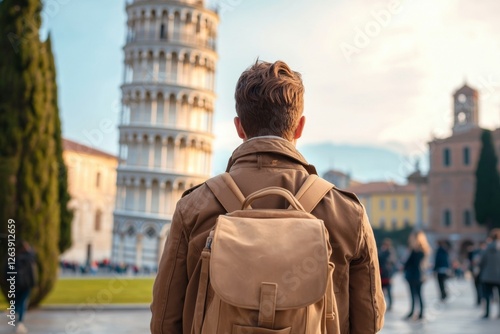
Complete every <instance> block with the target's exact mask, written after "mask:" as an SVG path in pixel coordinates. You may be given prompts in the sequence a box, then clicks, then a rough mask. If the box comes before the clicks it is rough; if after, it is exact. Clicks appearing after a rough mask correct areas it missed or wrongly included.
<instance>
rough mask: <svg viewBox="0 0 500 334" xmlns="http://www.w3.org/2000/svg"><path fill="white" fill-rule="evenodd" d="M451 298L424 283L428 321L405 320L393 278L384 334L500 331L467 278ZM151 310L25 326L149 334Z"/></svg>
mask: <svg viewBox="0 0 500 334" xmlns="http://www.w3.org/2000/svg"><path fill="white" fill-rule="evenodd" d="M448 287H449V295H450V297H449V299H448V301H446V302H445V303H442V302H440V301H439V298H438V297H437V286H436V282H435V281H434V280H433V279H431V280H429V281H428V282H426V283H425V284H424V294H425V302H426V314H425V316H426V319H425V320H424V321H408V320H403V317H404V315H405V314H407V313H408V310H409V301H408V293H407V290H406V285H405V282H404V280H403V279H402V277H401V276H397V277H396V278H395V280H394V304H393V310H392V311H390V312H388V313H387V314H386V323H385V326H384V329H383V330H382V331H381V332H380V333H382V334H396V333H397V334H405V333H454V334H470V333H480V334H489V333H491V334H493V333H500V319H498V318H497V315H498V303H495V305H494V306H493V311H492V314H491V319H489V320H483V319H481V315H482V310H481V309H480V308H478V307H476V306H475V305H474V296H473V290H472V284H471V282H470V281H468V280H455V279H453V280H450V281H449V282H448ZM2 317H3V319H2V323H1V324H0V334H6V333H12V332H13V331H12V328H10V326H8V325H7V317H5V315H3V316H2ZM149 319H150V312H149V309H148V307H147V306H146V305H128V306H120V307H118V306H111V307H107V306H96V307H95V308H94V309H91V310H79V309H78V308H77V307H69V308H67V307H52V308H42V309H39V310H34V311H30V312H29V313H28V315H27V318H26V326H27V327H28V329H29V330H30V331H29V332H30V333H34V334H35V333H37V334H38V333H40V334H85V333H89V334H109V333H124V334H126V333H134V334H137V333H149Z"/></svg>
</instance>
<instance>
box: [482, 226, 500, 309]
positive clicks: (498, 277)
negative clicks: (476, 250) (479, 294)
mask: <svg viewBox="0 0 500 334" xmlns="http://www.w3.org/2000/svg"><path fill="white" fill-rule="evenodd" d="M490 237H491V242H490V243H489V244H488V245H487V246H486V249H485V251H484V252H483V254H482V255H481V260H480V261H481V262H480V268H481V273H480V276H479V277H480V280H481V284H482V285H483V288H484V290H483V292H484V295H483V297H484V300H485V302H486V303H485V304H486V310H485V313H484V315H483V318H485V319H486V318H489V316H490V300H491V299H492V297H493V289H494V288H496V290H497V292H498V293H499V295H500V229H498V228H496V229H493V230H492V231H491V233H490ZM499 306H500V300H499ZM498 317H499V318H500V311H499V314H498Z"/></svg>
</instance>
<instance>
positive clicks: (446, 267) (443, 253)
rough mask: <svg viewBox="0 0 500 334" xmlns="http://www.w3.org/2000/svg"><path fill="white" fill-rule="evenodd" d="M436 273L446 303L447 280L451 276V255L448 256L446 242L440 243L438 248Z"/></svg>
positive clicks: (435, 263)
mask: <svg viewBox="0 0 500 334" xmlns="http://www.w3.org/2000/svg"><path fill="white" fill-rule="evenodd" d="M434 273H435V274H436V277H437V281H438V284H439V292H440V293H441V301H444V300H445V299H446V297H447V293H446V279H447V278H448V277H449V275H450V255H449V254H448V243H447V242H446V240H439V241H438V248H437V250H436V256H435V258H434Z"/></svg>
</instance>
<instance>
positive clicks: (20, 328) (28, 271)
mask: <svg viewBox="0 0 500 334" xmlns="http://www.w3.org/2000/svg"><path fill="white" fill-rule="evenodd" d="M16 271H17V277H16V296H15V301H16V314H17V324H16V333H28V329H27V328H26V326H25V325H24V322H23V321H24V315H25V313H26V311H27V309H28V304H29V297H30V293H31V289H32V288H33V287H34V286H35V284H36V278H37V269H36V256H35V252H34V251H33V249H32V248H31V246H30V244H29V243H28V242H27V241H20V242H19V244H18V247H17V252H16Z"/></svg>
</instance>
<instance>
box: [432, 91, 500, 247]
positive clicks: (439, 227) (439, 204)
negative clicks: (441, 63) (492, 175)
mask: <svg viewBox="0 0 500 334" xmlns="http://www.w3.org/2000/svg"><path fill="white" fill-rule="evenodd" d="M452 112H453V124H452V134H451V136H449V137H447V138H433V140H432V141H430V142H429V156H430V168H429V175H428V200H429V233H430V234H431V237H432V239H435V240H436V239H447V240H449V241H450V242H451V243H452V245H453V248H454V251H455V252H457V253H458V254H462V255H463V254H464V253H465V251H466V249H467V247H468V246H469V245H471V244H476V243H478V242H479V241H482V240H484V239H485V237H486V229H485V227H483V226H481V225H479V224H478V223H477V221H476V220H475V218H474V217H475V215H474V194H475V186H476V178H475V171H476V167H477V162H478V160H479V155H480V152H481V133H482V131H483V129H482V128H481V127H480V126H479V92H478V91H477V90H476V89H474V88H471V87H470V86H468V85H467V84H464V85H463V86H462V87H461V88H459V89H458V90H456V91H455V92H454V94H453V111H452ZM492 137H493V140H494V145H495V148H496V150H497V156H500V129H496V130H493V131H492ZM499 169H500V166H499Z"/></svg>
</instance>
